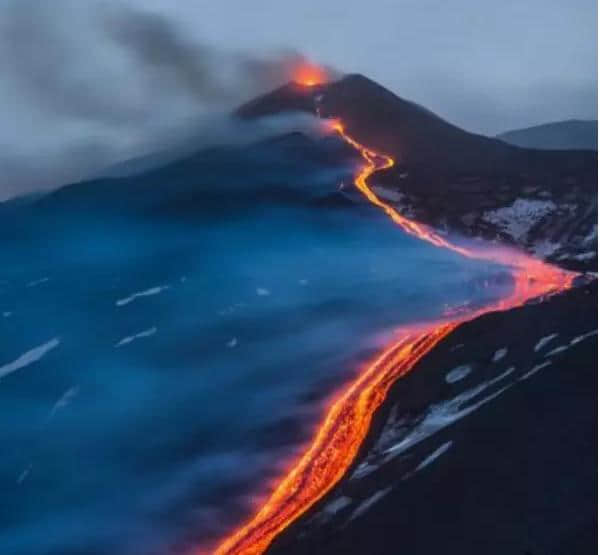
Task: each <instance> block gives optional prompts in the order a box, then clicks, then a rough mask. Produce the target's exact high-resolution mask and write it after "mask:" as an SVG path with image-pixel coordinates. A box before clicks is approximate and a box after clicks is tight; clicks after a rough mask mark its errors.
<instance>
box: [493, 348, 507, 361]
mask: <svg viewBox="0 0 600 555" xmlns="http://www.w3.org/2000/svg"><path fill="white" fill-rule="evenodd" d="M506 353H508V349H507V348H506V347H502V349H498V350H497V351H496V352H495V353H494V357H493V358H492V362H498V361H500V360H502V359H503V358H504V357H505V356H506Z"/></svg>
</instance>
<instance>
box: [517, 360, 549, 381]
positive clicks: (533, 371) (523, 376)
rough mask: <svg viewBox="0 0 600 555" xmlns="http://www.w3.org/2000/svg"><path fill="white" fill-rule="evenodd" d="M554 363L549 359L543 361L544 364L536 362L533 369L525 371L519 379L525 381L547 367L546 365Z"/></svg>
mask: <svg viewBox="0 0 600 555" xmlns="http://www.w3.org/2000/svg"><path fill="white" fill-rule="evenodd" d="M551 364H552V361H551V360H547V361H546V362H543V363H542V364H536V365H535V366H534V367H533V368H532V369H531V370H529V372H525V374H523V375H522V376H521V377H520V378H519V380H520V381H523V380H526V379H528V378H531V376H533V375H534V374H536V373H537V372H539V371H540V370H541V369H542V368H546V366H550V365H551Z"/></svg>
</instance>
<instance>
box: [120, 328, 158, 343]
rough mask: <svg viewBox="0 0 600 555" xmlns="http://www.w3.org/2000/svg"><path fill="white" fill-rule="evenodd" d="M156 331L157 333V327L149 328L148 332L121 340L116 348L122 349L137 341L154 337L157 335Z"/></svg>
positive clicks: (141, 332) (144, 331)
mask: <svg viewBox="0 0 600 555" xmlns="http://www.w3.org/2000/svg"><path fill="white" fill-rule="evenodd" d="M156 331H157V328H156V327H151V328H148V329H147V330H143V331H140V332H138V333H136V334H134V335H128V336H127V337H124V338H123V339H121V341H119V342H118V343H117V344H116V345H115V347H122V346H123V345H128V344H129V343H132V342H133V341H135V340H136V339H142V338H143V337H150V336H151V335H154V334H155V333H156Z"/></svg>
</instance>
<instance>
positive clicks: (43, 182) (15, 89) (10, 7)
mask: <svg viewBox="0 0 600 555" xmlns="http://www.w3.org/2000/svg"><path fill="white" fill-rule="evenodd" d="M301 60H302V56H300V55H299V54H298V53H295V52H293V51H283V52H279V53H275V54H273V55H272V57H270V58H259V57H252V56H248V55H247V54H242V53H236V52H225V51H222V50H219V49H217V48H214V47H212V46H210V45H208V44H204V43H203V42H202V41H201V40H199V38H198V37H192V36H189V35H186V34H185V33H184V32H183V31H182V29H181V28H180V27H179V26H178V25H177V24H176V23H175V22H174V21H172V20H170V19H167V18H166V17H164V16H162V15H159V14H157V13H153V12H148V11H140V10H134V9H132V8H131V7H129V6H126V5H124V4H121V3H118V2H112V3H108V4H107V3H106V2H104V3H100V1H99V0H98V1H95V2H92V3H89V2H87V3H81V2H76V1H75V0H54V1H53V2H43V3H41V2H37V1H34V0H16V1H9V2H7V3H5V4H3V5H1V7H0V71H1V72H2V82H1V83H0V102H1V103H2V104H3V105H4V106H3V111H4V110H7V111H8V112H10V111H11V110H12V117H9V118H8V123H7V124H6V125H5V127H4V130H3V131H0V146H1V152H0V164H1V165H2V168H3V182H2V184H0V200H2V199H5V198H7V197H9V196H13V195H15V194H18V193H20V192H26V191H28V190H36V189H41V188H47V187H52V186H56V185H59V184H61V183H64V182H65V181H69V180H75V179H81V178H82V177H83V176H86V175H89V174H90V173H93V172H95V171H97V170H99V169H100V168H102V167H103V166H106V165H109V164H111V163H114V162H116V161H118V160H122V159H125V158H127V157H131V156H138V155H140V154H144V153H145V152H148V150H149V149H151V148H152V149H159V150H160V149H165V148H166V149H168V148H170V147H171V146H172V145H171V143H172V141H173V140H174V139H176V141H179V142H181V137H180V136H179V137H178V135H180V134H179V133H178V131H177V130H178V128H179V127H181V128H182V129H185V133H189V132H190V131H189V129H190V126H194V125H197V119H198V118H199V117H201V116H202V114H206V113H212V114H214V113H215V112H221V113H225V112H227V111H228V110H229V109H230V108H232V107H234V106H235V105H237V104H239V103H240V102H242V101H245V100H247V99H248V98H251V97H252V96H254V95H256V94H258V93H260V92H262V91H265V90H268V89H270V88H272V87H274V86H276V85H279V84H281V83H283V82H285V81H287V80H288V79H289V78H290V68H291V67H292V66H293V65H294V64H297V63H299V62H300V61H301ZM9 115H10V114H9ZM24 118H26V125H23V123H24ZM211 121H212V123H213V124H214V118H213V119H212V120H211ZM11 125H12V128H11ZM199 126H200V128H202V125H201V124H199ZM228 129H230V126H228ZM204 131H207V130H206V126H204ZM182 133H183V131H182ZM194 136H195V137H196V138H197V137H198V133H196V134H195V135H194ZM208 140H209V137H208V136H206V135H205V137H204V142H206V141H208ZM200 142H202V141H200Z"/></svg>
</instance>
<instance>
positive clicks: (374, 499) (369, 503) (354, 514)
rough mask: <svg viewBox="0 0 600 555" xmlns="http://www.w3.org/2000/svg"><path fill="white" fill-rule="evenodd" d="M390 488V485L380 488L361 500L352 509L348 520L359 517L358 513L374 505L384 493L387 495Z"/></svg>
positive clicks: (360, 513)
mask: <svg viewBox="0 0 600 555" xmlns="http://www.w3.org/2000/svg"><path fill="white" fill-rule="evenodd" d="M391 489H392V488H391V487H388V488H385V489H381V490H379V491H377V492H375V493H374V494H373V495H371V497H369V498H368V499H365V501H363V502H362V503H361V504H360V505H359V506H358V507H356V509H354V511H353V512H352V514H351V515H350V518H349V519H348V522H350V521H351V520H354V519H355V518H356V517H359V516H360V515H362V514H363V513H365V512H366V511H368V510H369V509H370V508H371V507H372V506H373V505H375V503H377V501H379V500H380V499H382V498H383V497H384V496H385V495H387V494H388V493H389V492H390V490H391Z"/></svg>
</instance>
